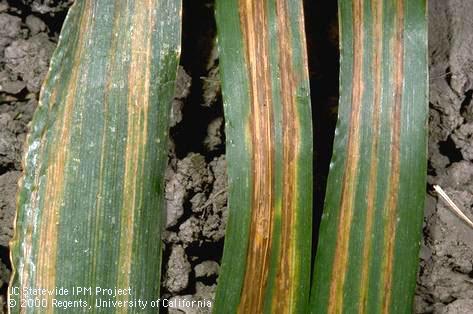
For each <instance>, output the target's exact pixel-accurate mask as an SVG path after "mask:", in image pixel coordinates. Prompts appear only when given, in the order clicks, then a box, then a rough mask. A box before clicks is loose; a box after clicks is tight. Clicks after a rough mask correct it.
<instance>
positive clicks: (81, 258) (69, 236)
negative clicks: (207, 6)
mask: <svg viewBox="0 0 473 314" xmlns="http://www.w3.org/2000/svg"><path fill="white" fill-rule="evenodd" d="M180 31H181V1H180V0H159V1H158V0H143V1H141V0H139V1H138V0H135V1H132V0H130V1H127V0H100V1H94V0H77V1H75V3H74V5H73V7H72V8H71V10H70V12H69V14H68V17H67V19H66V21H65V24H64V27H63V29H62V32H61V36H60V39H59V44H58V48H57V50H56V51H55V53H54V56H53V58H52V60H51V65H50V70H49V74H48V76H47V78H46V81H45V83H44V86H43V89H42V92H41V96H40V101H39V106H38V109H37V111H36V113H35V116H34V118H33V122H32V124H31V130H30V134H29V136H28V138H27V146H26V154H25V157H24V171H25V175H24V177H23V179H22V180H21V183H20V193H19V199H18V214H17V221H16V231H15V236H14V238H13V240H12V242H11V255H12V264H13V278H12V282H11V286H10V293H11V294H10V298H11V299H12V300H15V301H16V304H17V306H16V307H12V308H10V311H11V312H12V313H18V312H21V313H33V312H35V313H52V312H62V311H64V308H62V307H60V306H58V303H56V304H55V303H54V302H57V301H58V300H59V301H61V300H62V301H74V300H75V301H77V300H79V299H81V300H82V301H84V302H83V303H81V304H78V303H75V304H74V308H69V311H72V312H74V313H78V312H87V313H89V312H90V313H92V312H93V313H95V312H107V313H111V312H115V311H120V312H130V313H131V312H141V311H140V309H139V308H135V307H127V306H125V307H124V308H123V307H122V308H119V307H112V308H99V307H95V305H96V304H95V301H97V300H99V299H110V297H108V296H104V297H100V296H98V295H96V293H97V292H99V291H96V290H95V289H96V287H99V288H101V289H109V288H110V289H114V288H118V289H122V292H124V291H127V292H125V293H122V294H121V295H118V296H116V298H112V299H113V300H115V301H123V302H129V301H132V300H134V299H142V300H155V299H157V298H158V297H159V287H160V270H161V242H160V231H161V226H162V225H163V211H164V200H163V190H164V189H163V185H164V170H165V167H166V159H167V142H168V140H167V132H168V119H169V110H170V107H169V106H170V102H171V99H172V96H173V91H174V81H175V77H176V72H177V64H178V59H179V55H180ZM55 287H58V288H61V287H63V288H66V289H68V291H69V293H68V296H63V297H60V296H58V295H56V294H55V293H52V294H46V295H45V296H41V297H39V299H40V300H45V301H42V302H43V303H41V307H29V308H21V311H20V307H19V305H20V301H22V300H26V299H28V298H33V299H34V297H32V296H28V295H27V294H26V293H25V291H24V289H25V288H43V289H48V290H51V289H54V288H55ZM73 287H86V288H91V290H89V291H86V293H85V294H84V295H81V296H80V297H79V296H74V295H73V294H72V293H73V290H72V289H73ZM128 288H131V290H126V289H128ZM16 292H19V293H16ZM129 292H131V294H130V293H129ZM55 299H56V301H55ZM85 302H86V303H87V304H85ZM126 304H128V303H126ZM89 306H90V307H89ZM146 311H147V312H150V313H151V312H155V311H156V309H151V308H150V307H148V308H147V310H146Z"/></svg>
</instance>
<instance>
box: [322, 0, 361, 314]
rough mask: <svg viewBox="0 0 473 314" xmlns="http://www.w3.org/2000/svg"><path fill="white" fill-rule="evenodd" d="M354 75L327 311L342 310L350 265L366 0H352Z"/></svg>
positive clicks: (337, 311) (358, 147) (357, 161)
mask: <svg viewBox="0 0 473 314" xmlns="http://www.w3.org/2000/svg"><path fill="white" fill-rule="evenodd" d="M352 5H353V20H352V23H353V77H352V90H351V113H350V120H349V127H348V144H347V145H348V147H347V153H346V156H349V158H347V160H346V164H345V170H344V176H343V181H342V193H341V200H340V212H339V218H338V228H337V234H336V237H337V240H336V245H335V253H334V260H333V265H332V270H331V272H332V277H331V283H330V292H329V293H330V294H329V300H328V313H341V312H343V289H344V285H345V276H346V269H347V265H348V253H349V252H348V251H349V243H350V230H351V222H352V219H353V211H354V199H355V194H356V179H357V176H358V163H359V161H360V129H359V125H360V120H361V106H362V98H363V80H362V78H363V73H364V69H363V54H364V45H363V37H364V34H363V28H364V23H363V21H364V12H363V7H364V0H353V4H352Z"/></svg>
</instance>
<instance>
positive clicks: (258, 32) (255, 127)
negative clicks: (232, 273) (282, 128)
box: [238, 0, 274, 313]
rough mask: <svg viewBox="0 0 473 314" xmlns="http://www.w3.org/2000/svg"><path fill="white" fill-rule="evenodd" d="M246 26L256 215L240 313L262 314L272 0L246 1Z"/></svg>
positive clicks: (268, 227)
mask: <svg viewBox="0 0 473 314" xmlns="http://www.w3.org/2000/svg"><path fill="white" fill-rule="evenodd" d="M239 9H240V12H239V13H240V22H241V26H242V31H243V37H244V42H245V44H246V46H245V58H246V63H247V65H248V73H249V79H250V82H249V86H250V89H251V90H250V102H251V104H250V112H251V117H250V134H251V150H252V151H251V154H252V165H253V169H252V177H253V180H252V183H251V184H252V188H251V189H252V212H251V221H252V223H251V225H250V238H249V246H248V254H247V264H246V273H245V278H244V282H243V288H242V291H244V293H243V294H242V297H241V301H240V304H239V308H238V312H239V313H261V312H262V311H263V304H264V295H265V288H266V285H267V281H268V271H269V263H270V248H271V241H272V232H273V230H272V229H273V215H274V199H273V194H274V183H273V167H274V130H273V103H272V98H271V73H270V68H269V55H268V52H269V50H268V49H269V47H268V33H267V23H268V21H267V16H266V1H252V0H241V1H240V2H239Z"/></svg>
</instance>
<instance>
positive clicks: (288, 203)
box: [272, 0, 303, 313]
mask: <svg viewBox="0 0 473 314" xmlns="http://www.w3.org/2000/svg"><path fill="white" fill-rule="evenodd" d="M287 5H288V4H287V1H285V0H280V1H277V2H276V15H277V26H278V27H277V29H278V44H279V69H280V75H281V86H280V88H281V95H280V97H281V103H282V112H283V117H282V128H283V130H282V132H283V145H282V147H283V195H282V210H281V214H282V217H281V223H282V230H281V251H280V256H279V258H280V261H279V265H278V271H277V274H276V284H275V293H274V295H273V300H272V304H273V311H276V312H281V313H293V312H294V309H293V308H292V305H293V304H294V302H292V301H293V300H294V299H296V298H297V293H298V290H297V286H295V284H296V283H297V276H299V275H300V274H297V273H296V269H295V265H294V264H295V259H296V256H295V255H296V252H297V250H296V245H297V243H295V240H296V239H295V238H296V235H295V234H294V231H295V230H294V224H295V221H296V195H297V184H296V182H297V156H298V153H299V148H300V147H299V141H300V126H299V120H298V116H297V103H296V93H297V91H296V89H297V87H296V81H295V77H294V72H293V65H292V53H293V51H292V47H291V31H290V28H289V25H290V21H289V17H288V12H287V10H288V8H287ZM300 15H303V12H302V11H301V12H300Z"/></svg>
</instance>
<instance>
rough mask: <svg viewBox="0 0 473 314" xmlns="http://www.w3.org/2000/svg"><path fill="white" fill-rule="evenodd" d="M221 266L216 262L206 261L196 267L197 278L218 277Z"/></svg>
mask: <svg viewBox="0 0 473 314" xmlns="http://www.w3.org/2000/svg"><path fill="white" fill-rule="evenodd" d="M219 268H220V266H219V265H218V263H217V262H215V261H205V262H202V263H200V264H198V265H196V266H195V268H194V271H195V276H196V277H197V278H199V277H210V276H212V275H217V274H218V271H219Z"/></svg>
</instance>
